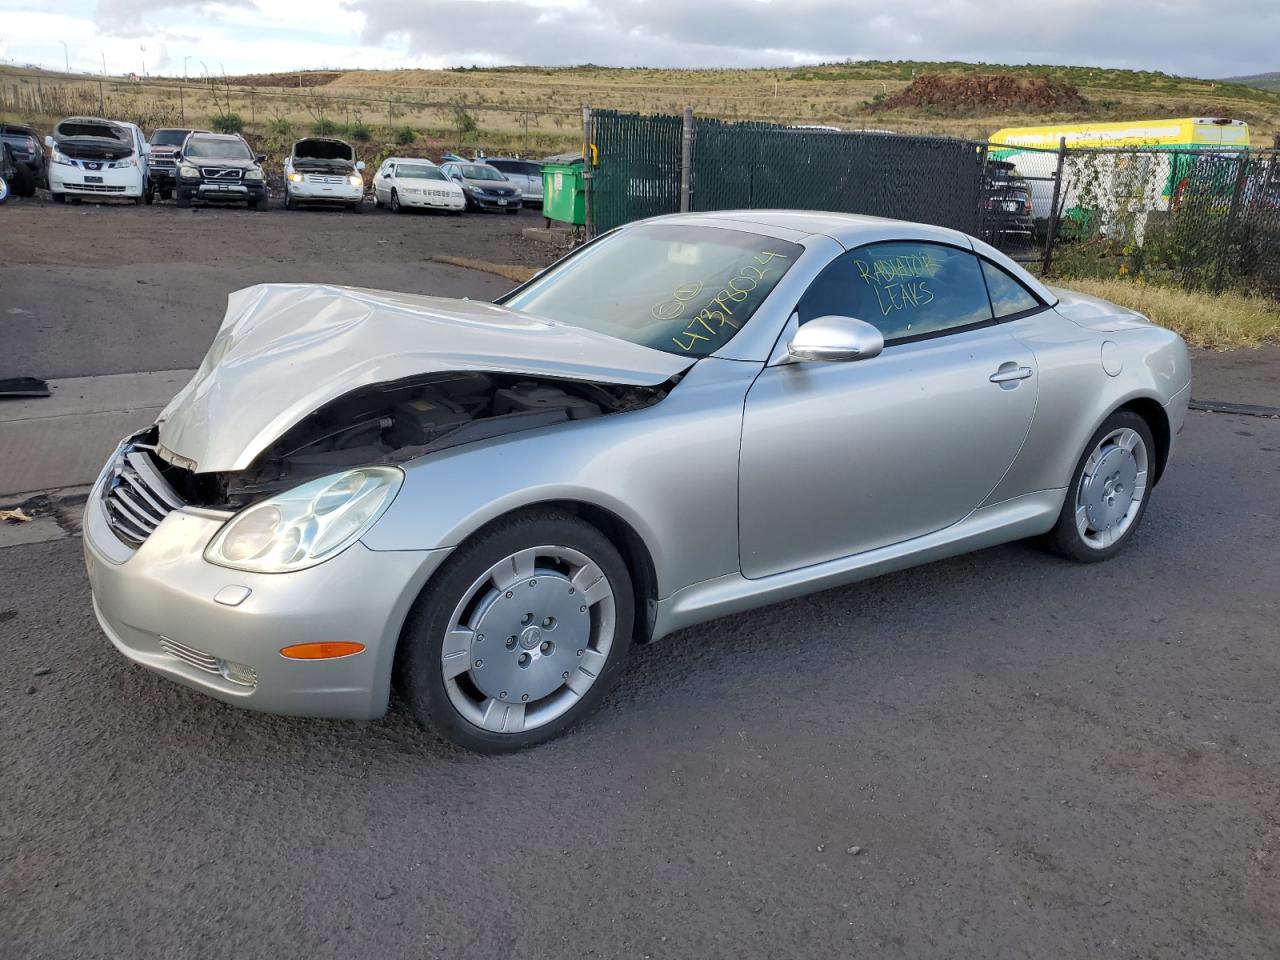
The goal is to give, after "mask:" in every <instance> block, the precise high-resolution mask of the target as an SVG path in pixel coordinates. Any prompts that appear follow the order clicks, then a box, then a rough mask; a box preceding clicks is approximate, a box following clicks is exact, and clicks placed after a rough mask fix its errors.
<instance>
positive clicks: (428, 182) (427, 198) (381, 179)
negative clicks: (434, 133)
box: [373, 157, 467, 214]
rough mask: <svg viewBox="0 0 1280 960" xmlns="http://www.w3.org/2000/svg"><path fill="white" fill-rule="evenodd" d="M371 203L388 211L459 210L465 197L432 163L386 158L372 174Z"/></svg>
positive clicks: (452, 211) (413, 159) (428, 161)
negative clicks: (413, 209) (419, 208)
mask: <svg viewBox="0 0 1280 960" xmlns="http://www.w3.org/2000/svg"><path fill="white" fill-rule="evenodd" d="M373 202H374V204H375V205H376V206H379V207H382V206H386V207H388V208H390V210H391V212H392V213H401V212H402V211H404V210H405V209H407V208H409V207H422V208H425V209H428V210H448V211H449V212H450V213H455V214H457V213H462V211H463V210H465V209H466V208H467V198H466V197H465V196H464V195H463V193H462V188H461V187H460V186H458V185H457V184H456V183H454V182H453V181H452V180H450V179H449V178H448V177H446V176H445V175H444V174H443V173H442V172H441V170H440V168H439V167H437V166H436V165H435V164H434V163H432V162H431V161H430V160H424V159H421V158H416V157H415V158H405V157H388V158H387V159H386V160H384V161H383V163H382V166H380V167H379V168H378V172H377V173H376V174H374V177H373Z"/></svg>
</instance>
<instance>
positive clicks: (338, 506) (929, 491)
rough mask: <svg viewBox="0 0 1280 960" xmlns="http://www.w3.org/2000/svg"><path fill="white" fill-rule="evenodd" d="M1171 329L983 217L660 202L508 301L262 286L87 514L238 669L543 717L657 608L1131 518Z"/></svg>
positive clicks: (673, 609) (242, 683) (151, 656)
mask: <svg viewBox="0 0 1280 960" xmlns="http://www.w3.org/2000/svg"><path fill="white" fill-rule="evenodd" d="M1188 391H1189V367H1188V362H1187V352H1186V348H1185V346H1184V344H1183V342H1182V341H1181V340H1180V339H1179V338H1178V337H1177V336H1176V335H1174V334H1172V333H1170V332H1168V331H1167V330H1163V329H1161V328H1159V327H1156V326H1153V325H1152V324H1151V323H1150V322H1149V321H1148V320H1146V319H1145V318H1144V317H1142V316H1140V315H1138V314H1135V313H1132V312H1130V311H1128V310H1125V309H1122V308H1120V307H1117V306H1114V305H1112V304H1109V303H1105V302H1103V301H1100V300H1093V299H1089V298H1087V297H1082V296H1078V295H1075V294H1070V293H1068V292H1066V291H1062V290H1054V289H1052V288H1050V287H1046V286H1045V285H1043V284H1042V283H1040V282H1039V281H1038V280H1036V279H1035V278H1034V277H1032V276H1030V275H1028V274H1027V273H1026V272H1025V271H1024V270H1022V269H1021V268H1019V267H1018V266H1017V265H1015V264H1014V263H1012V262H1011V261H1010V260H1009V259H1008V258H1006V257H1005V256H1003V255H1002V254H1000V253H998V252H997V251H996V250H994V249H992V248H991V247H988V246H987V245H985V244H983V243H981V242H980V241H978V240H974V239H973V238H971V237H968V236H965V235H964V234H961V233H956V232H954V231H951V230H946V229H942V228H939V227H931V226H923V225H921V224H916V223H902V222H897V221H891V220H878V219H871V218H866V217H856V216H845V215H838V214H824V213H805V212H787V211H746V212H727V213H719V214H699V215H681V216H673V217H663V218H658V219H655V220H648V221H644V222H641V223H636V224H632V225H630V226H627V227H624V228H622V229H620V230H617V231H614V232H612V233H609V234H606V235H605V236H603V237H601V238H599V239H597V240H595V241H594V242H592V243H589V244H587V245H586V246H584V247H582V248H581V249H579V250H578V251H576V252H575V253H573V254H572V255H570V256H569V257H567V258H565V259H564V260H562V261H560V262H559V263H558V264H556V265H555V266H553V267H551V268H550V269H548V270H546V271H544V272H543V273H541V274H540V275H539V276H537V277H535V278H534V279H533V280H531V281H530V282H528V283H526V284H525V285H523V286H521V287H519V288H517V289H516V290H514V291H512V292H511V293H509V294H507V295H506V296H505V297H503V298H502V299H501V300H499V301H498V302H497V303H479V302H473V301H469V300H446V299H438V298H432V297H419V296H408V295H401V294H395V293H383V292H374V291H369V290H361V289H354V288H350V287H337V286H311V285H266V286H258V287H252V288H250V289H247V290H241V291H239V292H237V293H235V294H233V295H232V296H231V298H230V305H229V309H228V310H227V314H226V318H225V320H224V321H223V323H222V327H221V329H220V330H219V332H218V334H217V336H216V337H215V338H214V341H213V344H212V346H211V347H210V348H209V352H208V355H207V356H206V357H205V359H204V362H203V363H202V364H201V366H200V369H199V370H198V371H197V372H196V374H195V376H194V377H193V378H192V380H191V382H190V383H189V384H187V386H186V387H185V388H184V389H183V390H182V391H181V392H180V393H179V394H178V395H177V396H176V397H175V398H174V399H173V401H172V402H171V403H170V404H169V406H168V407H167V408H166V409H165V410H164V412H163V413H162V414H161V415H160V417H159V419H158V420H157V421H156V423H155V425H153V426H152V427H150V428H149V429H147V430H145V431H143V432H142V433H139V434H137V435H136V436H132V437H129V438H128V439H126V440H125V441H124V442H123V443H121V445H120V446H119V448H118V449H117V450H116V452H115V454H114V455H113V456H112V457H111V460H110V462H108V463H107V465H106V467H105V468H104V469H103V471H102V474H101V476H100V478H99V479H98V481H97V484H96V486H95V489H94V491H93V493H92V495H91V498H90V502H89V507H88V509H87V511H86V513H85V527H84V549H85V559H86V562H87V564H88V569H89V579H90V581H91V583H92V587H93V603H94V609H95V611H96V613H97V616H98V619H99V621H100V622H101V624H102V628H103V630H104V631H105V632H106V634H107V636H108V637H109V638H110V639H111V641H112V643H114V644H115V646H116V647H117V648H118V649H119V650H120V651H121V652H122V653H124V654H125V655H126V656H127V657H129V658H131V659H132V660H134V661H136V662H138V663H141V664H143V665H145V666H147V667H149V668H151V669H152V670H155V671H157V672H159V673H162V674H164V675H165V676H168V677H170V678H172V679H174V680H177V681H178V682H180V683H184V684H187V685H188V686H191V687H195V688H196V689H198V690H202V691H204V692H205V693H208V694H210V695H212V696H214V697H217V698H219V699H222V700H225V701H227V702H229V703H234V704H238V705H241V706H245V707H251V708H254V709H259V710H267V711H273V712H278V713H288V714H302V715H311V716H324V717H353V718H368V717H376V716H379V715H381V714H382V713H383V712H384V711H385V710H386V708H387V703H388V698H389V695H390V690H391V687H392V684H393V683H394V684H395V685H396V686H397V688H398V689H399V690H400V691H401V693H402V695H403V697H404V699H405V701H406V703H407V704H408V706H409V708H410V709H411V710H412V711H413V713H414V714H415V715H416V716H417V717H418V718H419V719H420V720H421V721H423V722H424V723H428V724H430V725H432V726H433V727H435V728H436V729H437V730H438V731H440V732H441V733H442V734H443V735H445V736H447V737H449V738H451V739H452V740H454V741H456V742H458V743H460V744H463V745H465V746H467V747H471V748H473V749H477V750H485V751H501V750H511V749H516V748H519V747H523V746H527V745H529V744H532V743H536V742H538V741H542V740H546V739H548V738H549V737H552V736H555V735H556V734H557V733H559V732H561V731H563V730H564V729H565V728H566V727H568V726H570V725H571V724H573V723H574V722H575V721H576V720H578V719H579V718H580V717H582V716H583V715H584V714H585V713H586V712H587V711H589V710H590V709H591V708H592V707H593V706H594V705H595V704H596V703H598V702H599V700H600V699H601V697H603V696H604V695H605V693H606V691H607V690H608V689H609V686H610V685H611V684H612V683H613V682H614V680H615V679H616V678H617V677H618V675H619V673H620V672H621V670H622V667H623V664H624V663H625V661H626V659H627V652H628V650H629V648H630V647H631V645H632V644H633V643H648V642H650V641H653V640H656V639H658V638H660V637H664V636H666V635H667V634H669V633H671V632H672V631H673V630H678V629H680V628H682V627H687V626H689V625H690V624H694V623H698V622H699V621H703V620H707V619H710V618H713V617H718V616H721V615H724V614H729V613H734V612H737V611H741V610H745V609H748V608H750V607H754V606H759V605H761V604H766V603H771V602H774V601H777V600H783V599H785V598H788V597H795V596H797V595H799V594H804V593H810V592H813V591H815V590H821V589H824V588H827V587H832V586H835V585H837V584H843V583H849V582H850V581H854V580H858V579H862V578H865V577H871V576H874V575H876V574H879V573H884V572H886V571H890V570H898V569H901V568H903V567H907V566H910V565H912V564H918V563H925V562H927V561H930V560H936V559H938V558H940V557H946V556H951V555H953V554H957V553H961V552H963V551H967V550H976V549H979V548H981V547H987V546H990V545H992V544H996V543H1001V542H1003V541H1009V540H1015V539H1018V538H1022V537H1040V538H1042V540H1043V542H1044V543H1045V544H1046V545H1047V546H1049V547H1050V548H1052V549H1054V550H1056V551H1057V552H1058V553H1060V554H1062V555H1064V556H1066V557H1069V558H1071V559H1073V560H1078V561H1084V562H1089V561H1094V560H1104V559H1106V558H1108V557H1110V556H1112V555H1113V554H1115V553H1116V552H1117V551H1118V550H1120V549H1121V548H1122V547H1124V545H1125V544H1126V543H1127V542H1128V541H1129V540H1130V539H1131V538H1132V537H1133V535H1134V531H1135V530H1136V529H1137V527H1138V524H1139V523H1140V522H1141V520H1142V515H1143V511H1144V510H1145V509H1146V507H1147V503H1148V501H1149V499H1150V495H1151V491H1152V490H1153V488H1154V487H1155V485H1156V483H1157V482H1158V481H1159V479H1160V476H1161V474H1162V473H1163V471H1164V470H1165V468H1166V465H1167V463H1168V460H1169V454H1170V450H1171V449H1172V446H1173V441H1174V438H1175V437H1176V435H1177V434H1178V432H1179V431H1180V430H1181V428H1182V422H1183V417H1184V415H1185V412H1186V407H1187V398H1188Z"/></svg>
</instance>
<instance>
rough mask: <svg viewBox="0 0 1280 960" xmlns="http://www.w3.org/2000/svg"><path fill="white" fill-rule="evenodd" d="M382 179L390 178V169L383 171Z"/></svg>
mask: <svg viewBox="0 0 1280 960" xmlns="http://www.w3.org/2000/svg"><path fill="white" fill-rule="evenodd" d="M382 179H383V180H390V179H391V171H390V170H388V171H387V172H386V173H384V174H383V175H382Z"/></svg>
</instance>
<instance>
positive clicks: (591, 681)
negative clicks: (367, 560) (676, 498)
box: [398, 511, 634, 753]
mask: <svg viewBox="0 0 1280 960" xmlns="http://www.w3.org/2000/svg"><path fill="white" fill-rule="evenodd" d="M633 611H634V599H633V596H632V591H631V579H630V576H629V574H628V571H627V566H626V563H625V562H624V561H623V559H622V557H621V555H620V554H619V553H618V550H617V548H615V547H614V545H613V544H612V543H611V542H610V541H609V539H608V538H607V537H605V536H604V534H602V533H601V532H600V531H599V530H598V529H596V528H595V527H593V526H592V525H591V524H589V523H587V522H585V521H584V520H582V519H580V518H578V517H575V516H573V515H571V514H566V513H560V512H558V511H534V512H530V513H526V514H523V515H520V516H516V517H512V518H510V519H508V520H505V521H502V522H499V523H497V524H495V525H493V526H492V527H490V528H489V529H488V530H486V531H484V532H482V533H481V534H479V535H478V536H477V537H475V538H474V539H473V540H471V541H470V542H468V543H467V544H465V545H464V546H462V547H461V548H459V549H458V551H457V552H456V553H455V554H454V556H453V557H452V558H450V560H449V562H448V564H447V565H446V566H445V567H444V568H442V569H441V571H440V572H439V573H438V574H437V575H436V576H435V577H434V578H433V579H432V581H431V583H430V584H428V586H427V589H426V590H425V591H424V592H423V594H422V596H421V597H419V599H418V602H417V604H416V605H415V608H414V613H413V614H412V615H411V616H410V619H409V622H408V623H407V624H406V627H405V632H404V635H403V637H402V638H401V651H400V654H401V657H400V669H399V671H398V676H399V680H400V686H401V688H402V690H403V693H404V695H405V698H406V700H407V701H408V705H409V708H410V709H411V710H412V711H413V714H414V716H415V717H416V718H417V719H418V721H419V722H421V723H423V724H425V725H428V726H431V727H434V728H435V729H436V730H437V731H439V732H440V733H441V734H443V735H444V736H446V737H447V738H448V739H450V740H452V741H453V742H454V743H457V744H459V745H460V746H463V747H467V748H468V749H471V750H477V751H480V752H483V753H505V752H510V751H513V750H520V749H522V748H524V747H528V746H532V745H533V744H536V743H541V742H543V741H545V740H550V739H551V738H553V737H556V736H558V735H559V734H561V733H563V732H564V731H565V730H567V729H568V728H569V727H571V726H572V725H573V724H574V723H576V722H577V721H578V720H580V719H581V718H582V717H583V716H585V715H586V714H587V713H589V712H590V711H591V710H592V709H593V708H594V707H595V706H596V705H597V704H598V703H599V702H600V700H601V698H603V697H604V695H605V694H606V693H607V692H608V689H609V687H610V686H612V684H613V683H614V681H615V680H616V679H617V677H618V675H619V674H620V673H621V671H622V666H623V663H624V662H625V661H626V658H627V653H628V651H629V648H630V646H631V629H632V620H633V616H634V612H633Z"/></svg>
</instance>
